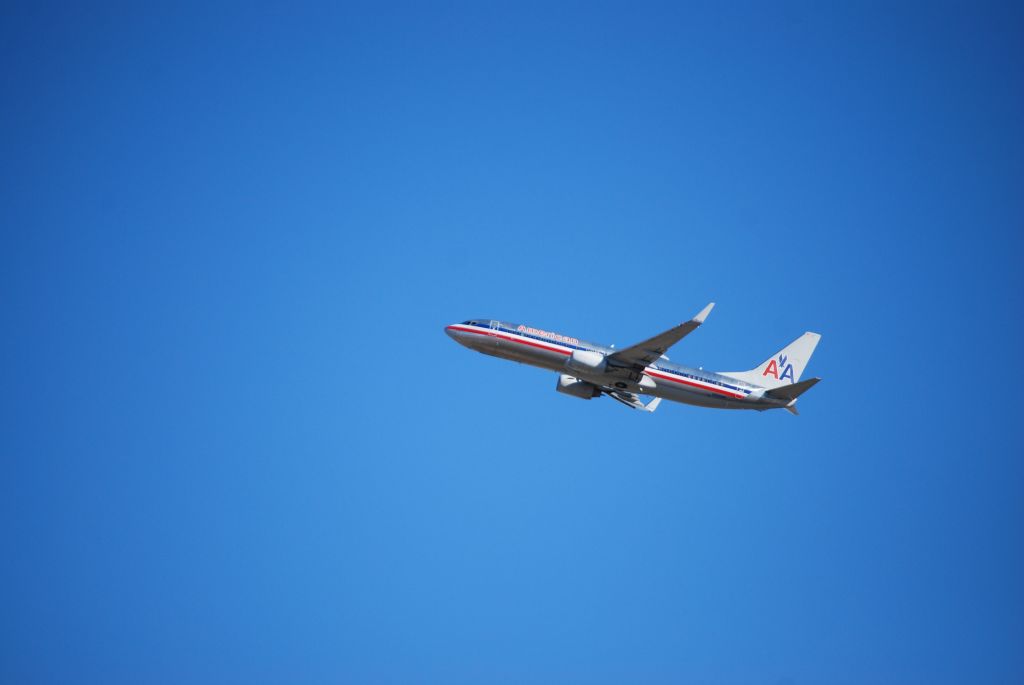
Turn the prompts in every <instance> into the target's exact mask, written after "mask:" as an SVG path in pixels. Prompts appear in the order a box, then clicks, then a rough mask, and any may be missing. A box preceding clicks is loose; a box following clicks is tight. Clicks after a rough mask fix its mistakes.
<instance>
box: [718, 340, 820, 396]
mask: <svg viewBox="0 0 1024 685" xmlns="http://www.w3.org/2000/svg"><path fill="white" fill-rule="evenodd" d="M819 340H821V336H820V335H818V334H817V333H810V332H807V333H804V334H803V335H801V336H800V337H799V338H797V339H796V340H794V341H793V342H791V343H789V344H788V345H786V346H785V347H784V348H782V349H781V350H779V351H778V352H776V353H775V354H774V355H772V356H771V357H769V358H768V359H766V360H765V361H764V363H763V364H761V365H760V366H758V367H757V368H756V369H751V370H750V371H723V372H722V374H723V375H725V376H732V377H733V378H738V379H739V380H741V381H746V382H747V383H752V384H754V385H760V386H761V387H764V388H781V387H782V386H785V385H789V384H790V383H796V382H797V381H799V380H800V374H802V373H803V372H804V367H806V366H807V362H809V361H810V360H811V355H812V354H814V348H815V347H817V346H818V341H819Z"/></svg>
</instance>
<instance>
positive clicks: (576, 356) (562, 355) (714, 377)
mask: <svg viewBox="0 0 1024 685" xmlns="http://www.w3.org/2000/svg"><path fill="white" fill-rule="evenodd" d="M714 306H715V303H714V302H712V303H711V304H709V305H708V306H707V307H705V308H704V309H703V310H702V311H701V312H700V313H699V314H697V316H695V317H693V318H692V319H690V320H689V321H687V322H685V323H681V324H679V325H678V326H676V327H675V328H671V329H669V330H667V331H665V332H664V333H661V334H659V335H656V336H654V337H653V338H650V339H648V340H645V341H643V342H642V343H638V344H636V345H633V346H632V347H625V348H622V349H621V350H617V349H615V348H614V347H604V346H603V345H595V344H594V343H589V342H586V341H583V340H578V339H576V338H573V337H570V336H567V335H560V334H558V333H552V332H550V331H545V330H541V329H539V328H531V327H529V326H524V325H520V324H514V323H506V322H504V321H494V320H490V319H470V320H469V321H463V322H462V323H458V324H452V325H451V326H448V327H447V328H445V332H446V333H447V334H448V335H450V336H451V337H452V338H454V339H455V340H456V341H457V342H459V343H461V344H462V345H465V346H466V347H468V348H470V349H471V350H476V351H477V352H483V353H484V354H489V355H492V356H494V357H501V358H502V359H511V360H513V361H517V362H522V363H524V364H530V365H531V366H539V367H540V368H542V369H550V370H551V371H556V372H558V373H559V376H558V383H557V385H555V390H557V391H558V392H561V393H565V394H566V395H572V396H573V397H579V398H582V399H584V400H589V399H591V398H594V397H600V396H601V395H608V396H609V397H611V398H612V399H615V400H618V401H619V402H622V403H623V404H625V405H626V406H628V407H632V408H633V409H641V410H643V411H649V412H650V411H654V410H655V409H657V408H658V404H659V403H660V402H661V400H663V399H666V400H673V401H675V402H684V403H686V404H695V405H698V406H701V407H714V408H718V409H756V410H758V411H764V410H765V409H786V410H788V411H789V412H791V413H793V414H796V413H797V411H796V400H797V398H798V397H799V396H800V395H802V394H803V393H805V392H806V391H807V390H809V389H810V388H811V386H813V385H814V384H815V383H817V382H818V381H820V380H821V379H820V378H811V379H808V380H806V381H801V380H800V374H801V373H803V370H804V367H805V366H807V362H808V361H810V359H811V354H813V353H814V348H815V347H816V346H817V345H818V340H820V339H821V336H820V335H818V334H817V333H810V332H808V333H804V334H803V335H801V336H800V337H799V338H797V339H796V340H794V341H793V342H791V343H790V344H789V345H787V346H786V347H784V348H783V349H781V350H780V351H779V352H778V353H776V354H774V355H772V356H771V357H769V358H768V359H767V360H765V362H764V363H763V364H761V365H760V366H758V367H757V368H755V369H751V370H750V371H724V372H721V373H712V372H710V371H704V370H703V369H691V368H689V367H686V366H680V365H679V364H673V363H672V362H670V361H669V360H668V357H666V356H665V352H666V351H667V350H668V348H669V347H671V346H672V345H674V344H676V343H677V342H679V341H680V340H682V339H683V338H684V337H685V336H686V335H688V334H689V333H692V332H693V331H694V330H695V329H696V328H697V327H698V326H700V325H701V324H702V323H704V319H705V318H707V315H708V313H710V312H711V309H712V307H714ZM640 395H649V396H651V397H653V398H654V399H652V400H650V401H649V402H647V404H644V403H643V402H642V401H641V400H640Z"/></svg>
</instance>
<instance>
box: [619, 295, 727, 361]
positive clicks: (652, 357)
mask: <svg viewBox="0 0 1024 685" xmlns="http://www.w3.org/2000/svg"><path fill="white" fill-rule="evenodd" d="M714 306H715V303H714V302H712V303H711V304H709V305H708V306H707V307H704V309H702V310H701V311H700V314H698V315H697V316H695V317H693V318H692V319H690V320H689V321H687V322H686V323H681V324H679V325H678V326H676V327H675V328H670V329H669V330H667V331H665V332H664V333H659V334H658V335H656V336H654V337H653V338H650V339H648V340H644V341H643V342H642V343H639V344H637V345H633V346H632V347H626V348H623V349H621V350H617V351H615V352H613V353H612V354H610V355H608V364H609V365H612V366H626V367H641V368H642V367H645V366H647V365H649V364H652V363H654V362H655V361H656V360H657V359H658V358H659V357H661V355H663V354H665V351H666V350H668V348H670V347H672V346H673V345H675V344H676V343H677V342H679V341H680V340H682V339H683V338H684V337H686V336H687V335H688V334H689V333H691V332H693V331H694V330H696V328H697V327H698V326H700V325H701V324H702V323H704V319H706V318H707V317H708V314H709V313H710V312H711V309H712V308H713V307H714Z"/></svg>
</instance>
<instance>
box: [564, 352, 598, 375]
mask: <svg viewBox="0 0 1024 685" xmlns="http://www.w3.org/2000/svg"><path fill="white" fill-rule="evenodd" d="M605 364H606V362H605V359H604V355H603V354H601V353H600V352H592V351H590V350H573V351H572V354H571V355H569V358H568V359H566V360H565V367H566V368H567V369H570V370H572V371H579V372H580V373H587V374H596V373H604V368H605Z"/></svg>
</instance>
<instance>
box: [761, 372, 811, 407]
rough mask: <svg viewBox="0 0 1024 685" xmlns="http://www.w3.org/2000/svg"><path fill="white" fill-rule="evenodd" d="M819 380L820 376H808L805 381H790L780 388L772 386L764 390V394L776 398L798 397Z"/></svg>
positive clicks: (790, 398) (788, 398)
mask: <svg viewBox="0 0 1024 685" xmlns="http://www.w3.org/2000/svg"><path fill="white" fill-rule="evenodd" d="M820 380H821V379H820V378H809V379H807V380H806V381H800V382H799V383H791V384H790V385H784V386H782V387H781V388H773V389H771V390H769V391H768V392H766V393H765V396H766V397H771V398H773V399H776V400H795V399H796V398H798V397H800V395H803V394H804V393H805V392H807V391H808V390H810V389H811V388H812V387H814V384H815V383H817V382H818V381H820ZM794 413H795V412H794Z"/></svg>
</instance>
